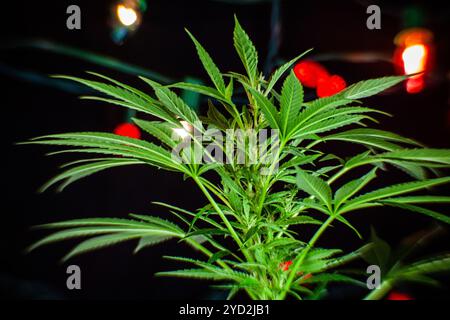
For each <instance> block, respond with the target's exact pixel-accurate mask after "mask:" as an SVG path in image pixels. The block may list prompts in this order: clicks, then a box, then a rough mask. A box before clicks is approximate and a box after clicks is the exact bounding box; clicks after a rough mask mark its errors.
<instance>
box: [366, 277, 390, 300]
mask: <svg viewBox="0 0 450 320" xmlns="http://www.w3.org/2000/svg"><path fill="white" fill-rule="evenodd" d="M391 289H392V283H391V282H390V281H389V280H386V281H383V282H382V283H381V285H380V287H379V288H378V289H373V290H372V291H371V292H370V293H369V294H368V295H367V296H366V297H365V298H364V300H380V299H382V298H383V297H384V296H385V295H386V294H387V293H388V292H389V291H390V290H391Z"/></svg>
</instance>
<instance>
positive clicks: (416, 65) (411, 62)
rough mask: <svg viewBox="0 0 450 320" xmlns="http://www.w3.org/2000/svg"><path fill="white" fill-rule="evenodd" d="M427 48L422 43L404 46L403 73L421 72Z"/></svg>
mask: <svg viewBox="0 0 450 320" xmlns="http://www.w3.org/2000/svg"><path fill="white" fill-rule="evenodd" d="M426 55H427V49H426V48H425V46H424V45H423V44H416V45H413V46H410V47H407V48H405V50H404V51H403V53H402V60H403V66H404V69H405V74H412V73H417V72H422V71H424V70H425V64H426Z"/></svg>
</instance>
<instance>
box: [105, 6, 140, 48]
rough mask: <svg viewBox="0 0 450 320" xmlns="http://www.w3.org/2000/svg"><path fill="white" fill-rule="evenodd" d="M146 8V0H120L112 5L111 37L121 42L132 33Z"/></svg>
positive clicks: (118, 42) (137, 26) (138, 24)
mask: <svg viewBox="0 0 450 320" xmlns="http://www.w3.org/2000/svg"><path fill="white" fill-rule="evenodd" d="M146 10H147V2H146V0H121V1H119V2H116V3H115V4H114V6H113V10H112V15H113V31H112V39H113V41H114V42H115V43H117V44H122V43H123V41H124V40H125V38H126V37H128V36H129V35H130V34H132V33H134V32H135V31H136V30H137V29H138V28H139V26H140V25H141V23H142V16H143V13H144V12H145V11H146Z"/></svg>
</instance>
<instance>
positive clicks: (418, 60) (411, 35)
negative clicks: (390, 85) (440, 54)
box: [394, 28, 433, 93]
mask: <svg viewBox="0 0 450 320" xmlns="http://www.w3.org/2000/svg"><path fill="white" fill-rule="evenodd" d="M432 41H433V33H432V32H431V31H429V30H427V29H423V28H413V29H407V30H404V31H402V32H400V33H399V34H398V35H397V36H396V37H395V39H394V43H395V44H396V45H397V50H396V52H395V54H394V62H395V64H396V65H397V67H398V69H399V70H398V71H399V73H401V74H405V75H411V74H416V75H414V76H412V77H410V78H409V79H408V80H407V81H406V91H407V92H408V93H418V92H420V91H422V90H423V89H424V88H425V73H426V72H428V71H429V70H428V69H429V68H430V60H431V59H430V57H431V55H432V53H431V52H430V51H431V49H432Z"/></svg>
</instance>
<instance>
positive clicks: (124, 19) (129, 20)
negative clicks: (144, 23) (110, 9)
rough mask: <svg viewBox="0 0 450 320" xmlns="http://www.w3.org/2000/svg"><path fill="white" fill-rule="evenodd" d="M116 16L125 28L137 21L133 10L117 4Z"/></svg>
mask: <svg viewBox="0 0 450 320" xmlns="http://www.w3.org/2000/svg"><path fill="white" fill-rule="evenodd" d="M117 16H118V17H119V21H120V22H121V23H122V24H123V25H124V26H127V27H128V26H131V25H132V24H134V23H135V22H136V21H137V19H138V16H137V13H136V11H135V10H133V9H132V8H127V7H125V6H124V5H122V4H119V5H118V6H117Z"/></svg>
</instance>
